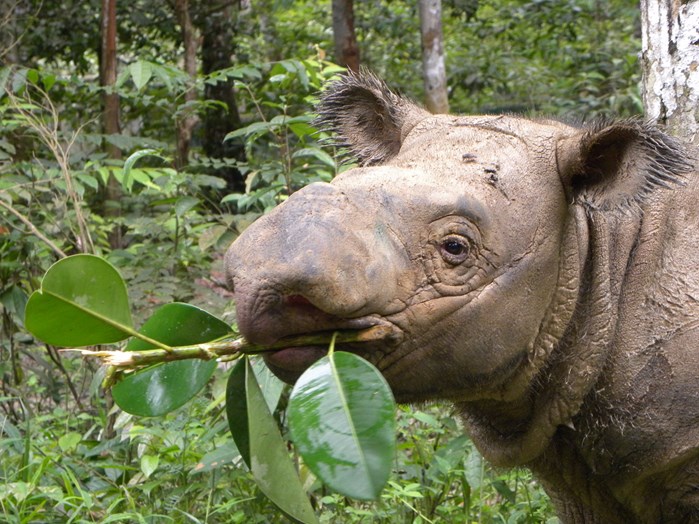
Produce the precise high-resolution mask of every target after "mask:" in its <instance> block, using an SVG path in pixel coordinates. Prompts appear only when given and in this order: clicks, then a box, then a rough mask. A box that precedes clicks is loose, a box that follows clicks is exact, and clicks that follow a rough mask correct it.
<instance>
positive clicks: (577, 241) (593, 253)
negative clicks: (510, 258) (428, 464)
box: [458, 205, 628, 466]
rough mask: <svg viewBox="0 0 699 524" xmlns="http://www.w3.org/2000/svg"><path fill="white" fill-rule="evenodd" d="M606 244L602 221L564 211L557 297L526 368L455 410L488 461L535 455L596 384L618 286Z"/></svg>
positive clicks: (576, 210)
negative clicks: (496, 391)
mask: <svg viewBox="0 0 699 524" xmlns="http://www.w3.org/2000/svg"><path fill="white" fill-rule="evenodd" d="M611 244H612V242H611V234H610V228H609V226H608V223H607V217H605V216H604V215H603V214H602V213H599V212H596V211H592V210H587V211H586V210H585V209H583V207H582V206H580V205H574V206H572V207H571V212H570V214H569V218H568V224H567V227H566V232H565V234H564V238H563V242H562V244H561V252H560V265H559V274H558V285H557V292H556V293H555V294H554V296H553V299H552V301H551V304H550V306H549V308H548V311H547V314H546V315H545V317H544V319H543V320H542V323H541V326H540V329H539V332H538V335H537V336H536V337H535V339H534V341H533V342H532V343H531V344H530V346H529V348H528V359H527V361H526V363H525V364H524V365H523V367H522V369H521V370H520V373H518V375H517V378H516V379H514V380H513V381H511V382H510V383H509V384H507V385H506V386H505V387H504V388H503V390H502V391H500V398H499V399H494V400H488V401H479V402H467V403H461V404H459V406H458V407H459V408H460V410H461V413H462V415H463V417H464V421H465V424H466V426H467V429H468V432H469V434H470V436H471V438H472V439H473V441H474V443H475V444H476V446H477V447H478V449H479V450H480V451H481V453H482V454H483V455H484V456H485V457H486V458H487V459H488V460H489V461H490V462H492V463H494V464H496V465H500V466H516V465H521V464H525V463H528V462H531V461H532V460H534V459H535V458H537V457H538V456H539V455H541V453H542V452H543V451H544V450H545V449H546V448H547V447H548V446H549V444H550V442H551V439H552V438H553V436H554V434H555V433H556V431H557V429H558V428H559V426H569V427H570V426H572V420H573V417H575V415H577V414H578V412H579V410H580V408H581V406H582V405H583V402H584V400H585V398H586V397H587V395H588V394H589V393H590V391H591V390H592V389H593V387H594V385H595V383H596V382H597V380H598V379H599V377H600V374H601V372H602V370H603V368H604V365H605V362H606V360H607V357H608V355H609V352H610V347H611V340H612V338H613V332H614V329H615V327H614V326H615V325H616V304H617V302H618V282H617V280H618V279H617V278H612V269H611V265H610V251H615V252H616V251H617V250H618V247H617V246H612V245H611ZM627 247H628V246H627ZM618 254H619V253H615V255H618ZM625 260H628V254H627V257H626V259H625ZM615 263H616V264H615V265H618V264H619V262H618V261H617V260H615ZM615 277H616V275H615Z"/></svg>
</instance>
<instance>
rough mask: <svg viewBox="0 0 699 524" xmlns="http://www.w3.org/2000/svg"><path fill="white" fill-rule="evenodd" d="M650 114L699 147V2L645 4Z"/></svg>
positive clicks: (645, 82)
mask: <svg viewBox="0 0 699 524" xmlns="http://www.w3.org/2000/svg"><path fill="white" fill-rule="evenodd" d="M641 17H642V40H643V50H642V55H641V56H642V65H643V107H644V110H645V113H646V116H647V117H648V118H650V119H653V120H655V121H657V122H659V123H662V124H665V125H666V126H667V127H668V130H669V131H670V132H671V133H672V134H674V135H676V136H678V137H681V138H683V139H685V140H686V141H688V142H690V143H692V144H693V145H694V146H699V0H689V1H681V0H641Z"/></svg>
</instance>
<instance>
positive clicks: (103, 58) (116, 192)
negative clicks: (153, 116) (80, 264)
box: [100, 0, 122, 248]
mask: <svg viewBox="0 0 699 524" xmlns="http://www.w3.org/2000/svg"><path fill="white" fill-rule="evenodd" d="M101 46H102V49H101V53H100V85H101V86H102V87H103V88H104V95H103V104H104V107H103V109H102V128H103V130H104V134H105V135H118V134H119V133H120V132H121V128H120V125H119V95H118V94H117V93H116V92H115V91H114V89H115V84H116V79H117V24H116V0H102V27H101ZM106 151H107V156H108V157H109V158H114V159H120V158H122V153H121V149H119V148H118V147H116V146H114V145H112V144H110V143H109V142H107V145H106ZM121 196H122V193H121V186H120V185H119V182H118V181H117V180H116V179H115V178H114V177H113V176H110V177H109V180H108V181H107V191H106V195H105V201H104V214H105V216H108V217H117V216H119V215H120V214H121V202H120V201H121ZM109 244H110V245H111V247H112V248H119V247H121V228H119V227H118V226H116V227H114V229H113V230H112V232H111V233H110V235H109Z"/></svg>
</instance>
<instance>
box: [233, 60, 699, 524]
mask: <svg viewBox="0 0 699 524" xmlns="http://www.w3.org/2000/svg"><path fill="white" fill-rule="evenodd" d="M319 113H320V115H321V117H320V118H321V122H322V123H323V124H324V125H325V126H326V127H327V128H329V129H330V130H332V131H334V132H335V133H336V135H337V136H338V137H339V140H340V142H342V144H343V145H344V146H346V147H347V148H348V149H349V151H350V153H351V154H352V155H353V156H354V157H355V158H356V159H357V161H358V162H359V165H360V166H361V167H357V168H354V169H350V170H348V171H346V172H345V173H343V174H341V175H340V176H338V177H337V178H336V179H335V180H333V182H332V183H330V184H320V183H319V184H313V185H310V186H308V187H306V188H305V189H303V190H301V191H298V192H297V193H295V194H294V195H293V196H291V197H290V198H289V199H288V201H287V202H285V203H284V204H282V205H281V206H279V207H278V208H277V209H275V210H274V211H273V212H272V213H270V214H269V215H267V216H265V217H263V218H261V219H260V220H258V221H257V222H255V223H254V224H253V225H252V226H251V227H250V228H248V229H247V230H246V231H245V232H244V234H243V235H241V237H240V238H239V239H238V240H236V242H235V243H234V244H233V246H232V247H231V248H230V249H229V251H228V253H227V255H226V270H227V276H228V279H229V283H230V285H231V286H232V287H234V290H235V300H236V303H237V315H238V322H239V326H240V329H241V331H242V333H243V334H244V335H245V336H246V337H248V338H249V339H251V340H252V341H255V342H260V343H269V342H272V341H274V340H276V339H278V338H280V337H283V336H286V335H291V334H297V333H309V332H314V331H320V330H332V329H338V328H357V329H360V328H363V327H367V326H371V325H377V324H379V325H386V326H390V327H391V328H392V329H393V333H394V336H393V337H392V338H391V340H390V341H388V342H387V343H381V344H374V343H372V344H369V345H366V346H356V347H349V348H346V349H350V350H353V351H356V352H357V353H359V354H361V355H362V356H363V357H365V358H367V359H369V360H370V361H371V362H372V363H373V364H375V365H376V366H377V367H378V368H379V369H380V370H381V372H382V373H383V374H384V375H385V377H386V379H387V380H388V382H389V383H390V385H391V387H392V389H393V391H394V393H395V396H396V399H397V400H398V401H399V402H421V401H426V400H432V399H446V400H449V401H452V402H453V403H454V404H455V406H456V407H457V409H458V410H459V412H460V413H461V414H462V416H463V420H464V421H465V425H466V428H467V432H468V434H469V435H470V436H471V437H472V439H473V440H474V442H475V443H476V445H477V446H478V449H479V450H480V451H481V452H482V454H483V455H484V456H485V457H486V458H487V459H489V460H490V461H491V462H492V463H494V464H496V465H500V466H516V465H525V466H527V467H529V468H531V469H532V470H533V471H534V473H535V474H536V476H537V477H538V478H539V479H540V481H541V482H542V483H543V485H544V487H545V489H546V490H547V492H548V493H549V495H550V496H551V498H552V499H553V501H554V503H555V505H556V507H557V510H558V512H559V515H560V517H561V519H562V521H563V522H566V523H579V522H585V523H605V524H610V523H612V524H613V523H624V524H628V523H633V522H644V523H645V522H648V523H656V522H658V523H659V522H662V523H672V522H682V523H684V522H699V260H698V257H697V248H696V246H697V244H698V243H699V212H698V210H699V205H698V201H699V176H697V174H696V172H695V170H694V167H693V165H692V162H691V161H690V160H689V159H688V158H687V157H686V156H684V155H683V153H682V150H681V147H680V146H679V144H678V143H676V142H675V141H674V140H673V139H671V138H669V137H667V136H665V135H663V134H662V133H661V132H660V131H658V130H657V129H655V128H653V127H651V126H649V125H645V124H643V123H641V122H638V121H621V122H606V123H597V124H594V125H591V126H588V127H585V128H581V129H578V128H573V127H568V126H566V125H563V124H561V123H558V122H554V121H547V120H537V121H532V120H527V119H523V118H517V117H513V116H468V117H466V116H445V115H440V116H432V115H430V114H428V113H426V112H425V111H424V110H422V109H420V108H418V107H417V106H415V105H413V104H412V103H410V102H409V101H407V100H405V99H403V98H401V97H399V96H397V95H395V94H394V93H392V92H391V91H389V90H388V89H387V88H386V86H385V85H384V84H383V83H382V82H381V81H380V80H378V79H376V78H375V77H373V76H371V75H369V74H366V73H365V74H362V75H359V76H348V77H346V78H345V79H343V80H341V81H339V82H337V83H336V84H334V85H333V86H332V87H330V88H329V90H328V91H327V92H326V93H325V95H324V96H323V99H322V101H321V103H320V106H319ZM324 352H325V349H324V348H318V347H308V348H300V349H286V350H282V351H279V352H277V353H274V354H272V355H270V356H268V357H267V363H268V365H269V366H270V368H271V369H272V370H273V371H274V372H275V373H276V374H277V375H278V376H279V377H281V378H282V379H284V380H286V381H288V382H293V381H294V380H295V379H296V378H297V377H298V376H299V375H300V373H301V372H302V371H303V370H304V369H305V368H306V367H307V366H308V365H310V364H311V363H312V362H313V361H314V360H316V359H317V358H319V357H320V356H321V355H322V354H323V353H324Z"/></svg>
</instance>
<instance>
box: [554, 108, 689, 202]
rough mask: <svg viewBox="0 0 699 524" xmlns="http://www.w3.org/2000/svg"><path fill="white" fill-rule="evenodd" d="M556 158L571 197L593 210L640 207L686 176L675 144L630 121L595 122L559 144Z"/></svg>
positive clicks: (681, 151)
mask: <svg viewBox="0 0 699 524" xmlns="http://www.w3.org/2000/svg"><path fill="white" fill-rule="evenodd" d="M556 158H557V162H558V171H559V173H560V174H561V177H562V179H563V182H564V185H565V187H566V189H567V190H568V191H569V192H570V193H571V196H572V198H573V199H576V200H578V201H582V202H584V203H586V204H587V205H589V206H591V207H594V208H598V209H614V208H619V207H623V206H628V205H631V204H633V203H638V202H641V201H643V199H644V198H645V197H646V196H647V195H649V194H650V193H652V192H653V191H654V190H656V189H657V188H658V187H671V186H673V185H675V184H677V183H681V182H682V180H683V178H684V175H685V174H687V173H690V172H691V171H692V163H691V162H690V160H689V159H688V157H687V156H686V154H685V152H684V148H683V146H682V145H681V143H680V142H679V141H678V140H676V139H674V138H672V137H670V136H668V135H666V134H664V133H663V132H661V131H660V130H659V129H658V128H656V127H655V126H652V125H650V124H648V123H644V122H642V121H639V120H633V119H631V120H622V121H618V122H612V123H610V122H597V123H595V124H593V125H591V126H589V127H587V128H585V129H581V130H580V131H579V132H578V133H577V134H574V135H573V136H569V137H566V138H562V139H560V140H559V142H558V144H557V148H556Z"/></svg>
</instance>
